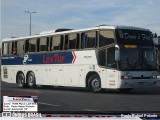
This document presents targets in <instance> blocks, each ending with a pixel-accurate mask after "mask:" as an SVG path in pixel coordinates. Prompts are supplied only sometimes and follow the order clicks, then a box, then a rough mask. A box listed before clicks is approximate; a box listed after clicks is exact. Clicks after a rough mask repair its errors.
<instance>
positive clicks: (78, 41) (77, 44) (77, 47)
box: [76, 34, 80, 49]
mask: <svg viewBox="0 0 160 120" xmlns="http://www.w3.org/2000/svg"><path fill="white" fill-rule="evenodd" d="M79 36H80V35H79V34H77V42H76V49H79V45H80V39H79Z"/></svg>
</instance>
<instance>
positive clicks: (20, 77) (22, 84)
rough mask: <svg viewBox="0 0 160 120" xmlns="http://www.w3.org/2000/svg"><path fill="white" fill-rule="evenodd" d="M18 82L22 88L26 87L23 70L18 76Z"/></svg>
mask: <svg viewBox="0 0 160 120" xmlns="http://www.w3.org/2000/svg"><path fill="white" fill-rule="evenodd" d="M17 84H18V86H19V87H20V88H24V87H25V76H24V74H23V73H22V72H21V73H19V74H18V76H17Z"/></svg>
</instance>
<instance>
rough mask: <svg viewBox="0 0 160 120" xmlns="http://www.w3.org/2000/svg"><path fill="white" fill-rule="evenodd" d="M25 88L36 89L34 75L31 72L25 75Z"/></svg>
mask: <svg viewBox="0 0 160 120" xmlns="http://www.w3.org/2000/svg"><path fill="white" fill-rule="evenodd" d="M27 86H28V87H29V88H35V87H36V78H35V74H34V73H33V72H30V73H29V74H28V75H27Z"/></svg>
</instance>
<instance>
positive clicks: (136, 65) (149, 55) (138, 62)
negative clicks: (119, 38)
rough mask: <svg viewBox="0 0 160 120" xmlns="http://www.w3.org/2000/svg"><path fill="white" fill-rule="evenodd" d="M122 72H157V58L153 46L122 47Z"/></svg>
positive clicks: (120, 64) (120, 67)
mask: <svg viewBox="0 0 160 120" xmlns="http://www.w3.org/2000/svg"><path fill="white" fill-rule="evenodd" d="M119 69H120V70H147V71H148V70H156V58H155V54H154V48H153V47H152V46H137V45H121V46H120V61H119Z"/></svg>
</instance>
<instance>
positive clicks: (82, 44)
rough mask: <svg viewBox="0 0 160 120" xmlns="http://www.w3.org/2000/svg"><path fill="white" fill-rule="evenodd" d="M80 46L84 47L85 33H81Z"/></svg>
mask: <svg viewBox="0 0 160 120" xmlns="http://www.w3.org/2000/svg"><path fill="white" fill-rule="evenodd" d="M81 48H82V49H84V48H85V33H81Z"/></svg>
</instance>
